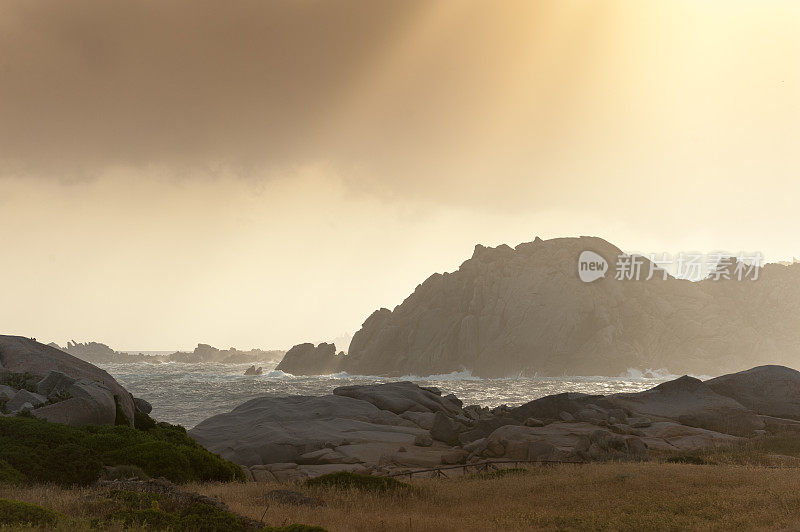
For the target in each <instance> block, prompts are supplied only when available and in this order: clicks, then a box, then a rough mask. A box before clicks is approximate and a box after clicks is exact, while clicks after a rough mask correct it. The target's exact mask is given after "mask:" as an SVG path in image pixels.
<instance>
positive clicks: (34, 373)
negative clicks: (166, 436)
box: [0, 336, 136, 425]
mask: <svg viewBox="0 0 800 532" xmlns="http://www.w3.org/2000/svg"><path fill="white" fill-rule="evenodd" d="M0 374H2V375H0V376H2V380H4V381H5V382H6V385H5V386H4V388H3V389H6V388H11V389H14V388H15V387H16V389H17V391H16V392H15V394H14V395H13V396H12V397H11V398H9V399H8V402H7V403H6V405H5V409H6V410H8V411H9V413H14V412H19V411H22V410H26V409H27V410H29V411H30V413H32V414H33V415H34V416H36V417H39V418H42V419H46V420H47V421H52V422H55V423H64V424H69V425H102V424H114V423H115V421H116V418H117V404H119V406H120V408H121V409H122V411H123V412H124V414H125V416H126V417H127V419H128V421H129V422H131V423H132V422H133V420H134V413H135V412H136V406H135V404H134V399H133V397H132V396H131V394H130V393H128V391H127V390H125V388H123V387H122V386H121V385H120V384H119V383H118V382H117V381H116V380H114V378H113V377H112V376H111V375H109V374H108V373H107V372H106V371H104V370H102V369H100V368H98V367H97V366H93V365H92V364H90V363H88V362H85V361H83V360H80V359H78V358H76V357H74V356H72V355H69V354H67V353H64V352H63V351H60V350H59V349H56V348H54V347H51V346H47V345H43V344H41V343H39V342H37V341H35V340H32V339H29V338H24V337H21V336H0ZM12 383H13V384H12ZM31 390H35V392H32V391H31ZM26 405H29V406H26Z"/></svg>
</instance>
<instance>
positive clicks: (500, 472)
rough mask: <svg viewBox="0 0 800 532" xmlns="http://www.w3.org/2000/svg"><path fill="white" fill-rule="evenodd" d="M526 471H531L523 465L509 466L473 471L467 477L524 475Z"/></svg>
mask: <svg viewBox="0 0 800 532" xmlns="http://www.w3.org/2000/svg"><path fill="white" fill-rule="evenodd" d="M528 473H531V470H530V469H525V468H523V467H509V468H504V469H496V470H494V471H481V472H480V473H474V474H472V475H470V476H469V478H471V479H490V478H503V477H507V476H514V475H526V474H528Z"/></svg>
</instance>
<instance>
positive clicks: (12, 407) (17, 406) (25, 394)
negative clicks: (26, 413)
mask: <svg viewBox="0 0 800 532" xmlns="http://www.w3.org/2000/svg"><path fill="white" fill-rule="evenodd" d="M46 402H47V398H46V397H44V396H42V395H39V394H38V393H32V392H29V391H28V390H19V391H18V392H17V393H16V394H14V397H12V398H11V399H10V400H9V401H8V403H6V410H8V411H9V412H10V413H12V414H15V413H17V412H20V411H22V407H23V405H25V404H29V405H32V407H37V406H39V405H43V404H44V403H46Z"/></svg>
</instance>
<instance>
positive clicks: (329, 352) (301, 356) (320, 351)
mask: <svg viewBox="0 0 800 532" xmlns="http://www.w3.org/2000/svg"><path fill="white" fill-rule="evenodd" d="M343 359H344V354H339V355H337V354H336V346H335V345H333V344H326V343H324V342H323V343H321V344H319V345H318V346H316V347H314V344H309V343H306V344H299V345H296V346H294V347H292V348H291V349H289V351H287V352H286V355H284V357H283V360H281V362H280V364H278V366H277V367H276V368H275V369H276V370H277V371H283V372H286V373H291V374H292V375H327V374H330V373H336V372H338V371H339V367H340V366H341V364H342V360H343Z"/></svg>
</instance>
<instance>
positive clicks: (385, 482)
mask: <svg viewBox="0 0 800 532" xmlns="http://www.w3.org/2000/svg"><path fill="white" fill-rule="evenodd" d="M306 485H307V486H309V487H330V488H343V489H357V490H361V491H374V492H388V491H406V490H409V489H410V488H411V486H410V485H408V484H406V483H404V482H400V481H399V480H397V479H394V478H391V477H376V476H372V475H359V474H357V473H350V472H348V471H340V472H338V473H328V474H327V475H321V476H319V477H316V478H310V479H308V480H306Z"/></svg>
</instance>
